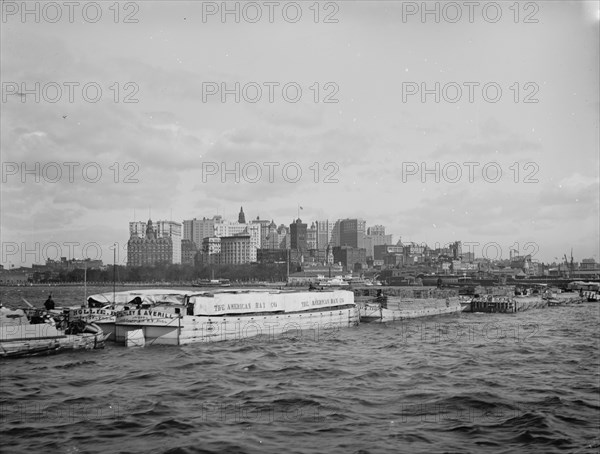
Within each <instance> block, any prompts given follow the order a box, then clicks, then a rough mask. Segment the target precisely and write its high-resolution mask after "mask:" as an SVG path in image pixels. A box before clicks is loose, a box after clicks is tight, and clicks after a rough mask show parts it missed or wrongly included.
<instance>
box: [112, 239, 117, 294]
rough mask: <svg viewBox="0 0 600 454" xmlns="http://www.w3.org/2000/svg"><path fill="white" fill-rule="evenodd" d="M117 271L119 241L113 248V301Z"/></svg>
mask: <svg viewBox="0 0 600 454" xmlns="http://www.w3.org/2000/svg"><path fill="white" fill-rule="evenodd" d="M116 272H117V243H115V244H114V249H113V303H114V302H115V293H116V291H115V287H116V277H115V275H116Z"/></svg>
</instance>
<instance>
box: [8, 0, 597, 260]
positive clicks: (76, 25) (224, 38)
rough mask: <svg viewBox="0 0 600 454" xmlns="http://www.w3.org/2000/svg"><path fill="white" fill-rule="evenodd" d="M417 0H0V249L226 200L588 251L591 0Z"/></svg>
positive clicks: (249, 209) (51, 251)
mask: <svg viewBox="0 0 600 454" xmlns="http://www.w3.org/2000/svg"><path fill="white" fill-rule="evenodd" d="M422 5H423V3H422V2H400V1H368V2H367V1H344V2H309V1H302V2H274V3H269V2H229V3H227V4H226V8H227V9H228V10H229V13H227V12H226V11H225V13H226V14H225V15H223V14H222V13H223V12H224V11H223V8H222V2H194V3H192V2H178V1H174V2H173V1H169V2H166V1H152V2H150V1H149V2H121V3H114V2H105V3H104V2H100V3H93V2H78V3H76V5H75V6H73V7H69V6H68V5H65V4H64V3H63V2H55V3H52V4H48V3H44V2H42V3H36V2H26V3H24V2H7V1H3V2H2V23H1V24H0V26H1V27H2V28H1V33H0V38H1V44H0V46H1V48H0V50H1V75H2V100H1V101H2V102H1V104H0V109H1V110H0V117H1V119H0V127H1V131H0V132H1V134H0V151H1V161H2V184H1V189H2V191H1V199H0V208H1V210H0V211H1V212H0V229H1V230H0V242H1V243H2V257H1V261H0V264H2V265H4V267H5V268H9V267H12V266H19V265H28V266H29V265H31V263H43V262H45V260H46V258H51V259H56V258H58V257H60V256H66V257H68V258H81V257H90V258H100V259H102V260H103V261H104V263H107V264H110V263H112V262H113V252H112V251H111V250H110V248H111V247H112V246H113V245H114V244H116V245H117V249H118V258H117V262H119V263H125V262H126V243H127V240H128V237H129V233H128V223H129V222H130V221H133V220H144V221H145V220H147V219H148V218H149V217H151V219H152V220H153V221H156V220H174V221H178V222H182V221H183V220H184V219H192V218H202V217H212V216H213V215H215V214H220V215H222V216H224V217H225V218H228V219H230V220H232V221H235V220H237V214H238V212H239V209H240V206H243V207H244V212H245V213H246V219H255V218H256V217H257V216H260V218H261V219H273V220H274V221H275V222H276V223H277V224H282V223H283V224H290V223H291V222H292V220H293V219H295V218H296V217H297V216H298V213H299V214H300V217H301V219H302V220H303V221H304V222H307V223H308V224H309V225H310V223H311V222H312V221H315V220H323V219H329V220H332V221H334V220H337V219H339V218H352V217H359V218H363V219H365V220H366V221H367V226H371V225H376V224H383V225H385V226H386V233H392V234H394V238H395V239H396V240H398V239H402V241H404V242H406V241H414V242H417V243H422V242H425V243H427V244H428V245H430V246H435V245H436V243H438V244H440V245H444V244H446V243H449V242H453V241H456V240H461V241H462V242H463V249H467V250H470V251H473V252H475V254H476V256H478V257H481V256H486V257H488V258H508V257H509V254H510V252H509V251H510V249H515V250H517V251H518V252H519V253H520V254H526V253H530V254H532V255H533V258H534V259H535V260H538V261H541V262H546V263H547V262H553V261H559V260H562V257H563V254H567V255H568V256H569V255H570V253H571V249H572V250H573V256H574V259H575V260H576V261H579V260H581V259H583V258H589V257H593V258H595V259H596V261H600V257H599V248H600V246H599V197H600V195H599V189H600V179H599V172H600V171H599V155H600V153H599V130H598V126H599V115H600V114H599V112H600V106H599V87H598V81H599V80H600V74H599V46H600V44H599V43H600V39H599V2H598V1H589V2H585V1H581V2H574V1H565V2H562V1H551V2H550V1H539V2H528V3H513V2H497V3H494V2H479V3H478V6H475V7H473V9H472V10H470V9H469V6H467V5H464V2H450V3H448V2H428V3H426V4H425V8H426V9H427V10H428V11H429V12H428V11H424V8H422ZM515 5H517V6H518V7H515ZM24 8H28V9H29V11H24ZM69 8H72V9H71V10H70V9H69ZM236 9H237V10H236ZM436 9H437V13H436ZM259 13H260V14H259ZM36 84H37V85H36ZM236 84H237V85H236ZM300 206H301V207H302V209H301V210H299V207H300ZM465 243H468V245H467V246H466V247H465V246H464V244H465Z"/></svg>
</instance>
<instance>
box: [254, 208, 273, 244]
mask: <svg viewBox="0 0 600 454" xmlns="http://www.w3.org/2000/svg"><path fill="white" fill-rule="evenodd" d="M250 224H256V225H258V226H259V243H258V247H259V248H266V242H267V236H268V234H269V230H270V228H271V224H273V225H275V223H274V222H273V221H269V220H267V219H261V218H260V216H256V219H253V220H252V221H250Z"/></svg>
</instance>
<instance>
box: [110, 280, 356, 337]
mask: <svg viewBox="0 0 600 454" xmlns="http://www.w3.org/2000/svg"><path fill="white" fill-rule="evenodd" d="M140 293H141V292H140ZM358 322H359V313H358V309H357V306H356V304H355V302H354V294H353V293H352V292H349V291H344V290H332V291H287V290H266V289H260V290H225V289H223V290H220V289H219V290H214V291H205V292H199V293H190V294H189V295H185V296H184V298H183V300H181V301H180V300H177V301H165V302H157V303H155V304H152V306H150V307H143V306H141V307H139V308H135V309H133V308H130V309H129V310H123V311H119V312H118V313H117V315H116V321H115V339H116V342H117V343H121V344H125V345H127V346H143V345H151V344H152V345H183V344H190V343H194V342H216V341H227V340H239V339H244V338H249V337H255V336H262V337H266V338H268V339H272V338H273V337H274V336H276V335H280V334H283V333H287V332H292V333H293V335H294V336H311V337H313V336H314V337H317V336H321V335H323V331H329V330H335V329H339V328H345V327H350V326H355V325H357V324H358Z"/></svg>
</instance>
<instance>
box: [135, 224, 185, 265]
mask: <svg viewBox="0 0 600 454" xmlns="http://www.w3.org/2000/svg"><path fill="white" fill-rule="evenodd" d="M132 224H133V225H134V228H133V230H132ZM129 226H130V237H129V241H128V242H127V265H128V266H152V265H156V264H158V263H168V264H176V263H181V224H179V223H178V222H173V221H158V222H157V223H156V225H154V224H152V220H148V222H147V223H146V228H145V230H144V234H143V236H140V235H139V233H138V226H139V225H138V223H135V222H134V223H130V225H129ZM131 232H132V233H131Z"/></svg>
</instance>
